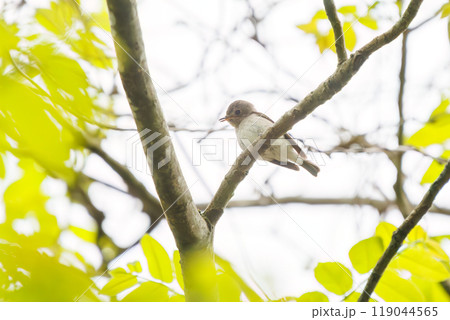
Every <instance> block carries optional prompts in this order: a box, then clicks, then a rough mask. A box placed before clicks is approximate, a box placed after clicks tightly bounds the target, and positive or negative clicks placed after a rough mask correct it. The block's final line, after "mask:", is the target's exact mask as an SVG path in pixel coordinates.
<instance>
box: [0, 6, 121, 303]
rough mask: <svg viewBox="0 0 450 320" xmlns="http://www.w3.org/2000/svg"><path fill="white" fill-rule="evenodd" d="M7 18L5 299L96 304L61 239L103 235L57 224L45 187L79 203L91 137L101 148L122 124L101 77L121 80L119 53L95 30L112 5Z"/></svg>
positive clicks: (1, 151) (0, 167)
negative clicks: (56, 184) (56, 186)
mask: <svg viewBox="0 0 450 320" xmlns="http://www.w3.org/2000/svg"><path fill="white" fill-rule="evenodd" d="M25 7H26V8H25ZM8 10H10V11H8ZM3 11H4V12H2V14H1V15H0V38H1V39H2V41H0V92H1V94H0V128H1V131H0V178H1V179H3V180H2V181H1V182H0V183H1V189H2V190H4V192H3V203H4V217H3V218H2V219H1V220H0V221H1V222H0V244H1V247H0V274H1V276H0V279H1V280H0V301H3V300H5V301H73V300H74V299H77V297H78V296H80V295H82V298H81V300H82V301H83V300H87V301H98V300H99V298H98V295H97V291H98V290H97V288H96V286H95V284H94V283H93V282H92V280H91V277H92V276H94V275H95V270H94V269H93V267H92V266H91V265H90V264H89V263H86V261H85V260H84V258H83V256H82V255H81V254H80V253H79V252H73V251H71V250H69V249H67V248H64V247H62V246H61V245H60V239H61V236H62V234H63V233H71V234H73V235H75V236H77V237H79V238H80V239H82V240H83V241H86V242H90V243H97V237H98V234H97V231H96V230H95V229H93V228H86V226H83V227H81V226H74V225H70V223H67V222H65V223H64V222H61V221H58V220H57V218H56V216H55V215H54V214H53V212H51V211H49V206H48V204H47V202H48V200H49V199H50V198H51V196H52V194H47V193H46V192H44V191H43V190H44V188H43V185H44V184H45V183H46V181H47V180H48V179H58V180H59V181H62V182H64V183H65V185H66V188H65V189H66V190H68V194H67V196H68V198H72V195H71V194H70V190H73V188H75V187H80V186H79V182H80V180H79V179H80V172H81V170H82V168H83V165H84V161H85V158H86V157H87V155H88V153H87V152H86V149H85V148H84V146H85V143H86V139H94V140H97V141H100V140H101V139H102V138H104V133H103V131H102V130H101V129H102V128H105V127H110V126H112V125H113V124H114V122H115V117H114V116H113V112H112V102H113V101H112V96H111V92H105V89H104V88H103V87H102V86H101V85H100V81H99V79H98V78H96V77H95V74H99V73H102V72H103V73H105V75H106V76H108V77H114V74H115V71H113V69H112V67H113V63H114V60H113V59H112V56H113V52H112V50H111V49H110V48H109V46H108V45H106V43H105V40H104V39H107V38H106V37H105V36H104V35H105V34H104V31H102V30H101V29H100V28H99V26H98V25H97V24H98V23H102V25H103V26H107V25H108V24H109V23H107V21H108V16H107V13H106V10H105V7H104V8H103V9H102V10H101V11H99V12H93V13H91V15H90V16H89V15H85V14H83V12H82V11H81V9H80V7H79V6H78V4H77V3H76V2H74V1H71V0H65V1H63V0H61V1H51V2H50V3H49V7H48V8H34V7H32V5H28V4H25V3H16V4H13V3H10V4H9V5H8V6H6V7H3ZM13 12H15V13H20V14H14V13H13ZM91 17H94V18H95V21H94V20H93V19H91ZM88 187H89V183H85V184H84V185H83V186H82V188H83V189H84V190H85V191H87V188H88ZM93 223H94V222H93ZM84 291H86V292H84ZM83 292H84V294H83Z"/></svg>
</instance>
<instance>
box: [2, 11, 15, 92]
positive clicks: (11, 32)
mask: <svg viewBox="0 0 450 320" xmlns="http://www.w3.org/2000/svg"><path fill="white" fill-rule="evenodd" d="M17 32H19V28H18V27H17V25H15V24H11V25H8V24H6V22H4V21H3V19H2V18H1V17H0V39H2V41H1V42H0V58H1V59H7V60H8V61H9V51H10V50H14V49H15V48H16V46H17V44H18V43H19V41H20V38H19V37H17V36H16V34H17ZM2 93H3V92H2Z"/></svg>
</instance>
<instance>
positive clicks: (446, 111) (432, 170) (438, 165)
mask: <svg viewBox="0 0 450 320" xmlns="http://www.w3.org/2000/svg"><path fill="white" fill-rule="evenodd" d="M449 105H450V100H449V98H448V97H446V96H442V99H441V102H440V104H439V105H438V106H437V107H436V108H435V109H434V110H433V112H432V113H431V115H430V117H429V118H428V121H427V122H426V123H425V125H424V126H423V127H422V128H421V129H419V130H418V131H417V132H416V133H414V134H413V135H412V136H411V137H410V138H409V139H408V141H407V143H408V144H410V145H412V146H415V147H417V148H426V147H429V146H440V147H441V149H442V153H441V155H440V156H439V159H440V161H438V160H439V159H437V160H433V162H432V163H431V165H430V167H429V168H428V170H427V171H426V172H425V174H424V176H423V177H422V181H421V183H422V184H423V183H432V182H434V181H435V180H436V179H437V177H438V176H439V174H440V173H441V172H442V170H443V169H444V165H445V163H446V161H447V160H448V159H449V158H450V150H449V149H448V146H446V143H447V142H448V141H449V139H450V108H449Z"/></svg>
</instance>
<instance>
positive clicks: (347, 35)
mask: <svg viewBox="0 0 450 320" xmlns="http://www.w3.org/2000/svg"><path fill="white" fill-rule="evenodd" d="M342 29H343V31H344V39H345V47H346V48H347V49H348V50H350V51H353V49H355V45H356V33H355V30H353V27H352V24H351V23H350V22H344V25H343V26H342ZM333 42H334V41H333Z"/></svg>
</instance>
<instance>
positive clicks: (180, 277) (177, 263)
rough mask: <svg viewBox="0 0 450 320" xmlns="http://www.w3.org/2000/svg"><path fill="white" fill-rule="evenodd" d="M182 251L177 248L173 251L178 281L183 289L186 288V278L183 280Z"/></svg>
mask: <svg viewBox="0 0 450 320" xmlns="http://www.w3.org/2000/svg"><path fill="white" fill-rule="evenodd" d="M180 260H181V259H180V252H179V251H178V250H175V251H174V252H173V264H174V267H175V277H176V278H177V282H178V284H179V285H180V287H181V289H183V290H184V280H183V274H182V272H181V264H180Z"/></svg>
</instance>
